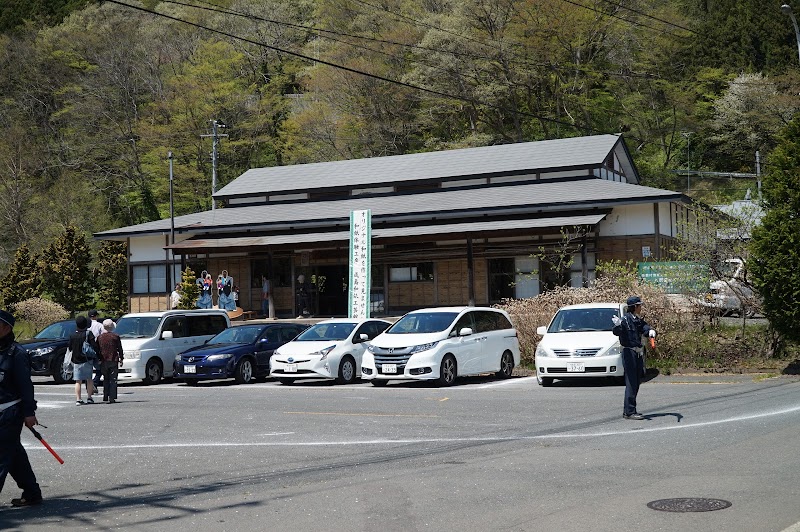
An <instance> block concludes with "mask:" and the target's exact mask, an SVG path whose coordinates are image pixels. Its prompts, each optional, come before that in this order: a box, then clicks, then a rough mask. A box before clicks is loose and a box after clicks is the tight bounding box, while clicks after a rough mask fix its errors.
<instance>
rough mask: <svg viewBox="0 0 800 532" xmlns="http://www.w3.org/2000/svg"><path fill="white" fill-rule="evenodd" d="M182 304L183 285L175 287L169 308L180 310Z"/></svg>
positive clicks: (170, 297) (179, 284)
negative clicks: (179, 306)
mask: <svg viewBox="0 0 800 532" xmlns="http://www.w3.org/2000/svg"><path fill="white" fill-rule="evenodd" d="M180 302H181V283H178V284H176V285H175V290H173V291H172V293H171V294H170V296H169V305H170V307H169V308H178V305H179V304H180Z"/></svg>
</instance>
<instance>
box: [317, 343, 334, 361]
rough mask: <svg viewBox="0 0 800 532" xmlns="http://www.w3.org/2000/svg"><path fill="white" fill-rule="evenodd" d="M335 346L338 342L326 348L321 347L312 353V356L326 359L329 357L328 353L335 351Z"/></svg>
mask: <svg viewBox="0 0 800 532" xmlns="http://www.w3.org/2000/svg"><path fill="white" fill-rule="evenodd" d="M335 347H336V344H333V345H332V346H329V347H326V348H325V349H320V350H319V351H315V352H313V353H311V356H319V357H320V360H325V359H326V358H328V353H330V352H331V351H333V349H334V348H335Z"/></svg>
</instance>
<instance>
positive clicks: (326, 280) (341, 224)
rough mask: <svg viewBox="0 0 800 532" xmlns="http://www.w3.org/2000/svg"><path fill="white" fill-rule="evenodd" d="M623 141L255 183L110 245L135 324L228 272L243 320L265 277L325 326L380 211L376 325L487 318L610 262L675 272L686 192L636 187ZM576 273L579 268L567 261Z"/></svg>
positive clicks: (326, 170) (335, 166) (353, 165)
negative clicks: (654, 263) (306, 289)
mask: <svg viewBox="0 0 800 532" xmlns="http://www.w3.org/2000/svg"><path fill="white" fill-rule="evenodd" d="M639 183H640V179H639V174H638V172H637V169H636V167H635V165H634V164H633V161H632V159H631V156H630V153H629V152H628V150H627V148H626V147H625V144H624V142H623V140H622V138H621V137H620V136H616V135H598V136H588V137H576V138H568V139H559V140H547V141H540V142H527V143H519V144H507V145H499V146H488V147H481V148H467V149H459V150H449V151H440V152H430V153H418V154H411V155H399V156H391V157H375V158H371V159H356V160H347V161H335V162H329V163H315V164H303V165H294V166H281V167H270V168H257V169H251V170H248V171H247V172H245V173H244V174H242V175H241V176H240V177H238V178H237V179H235V180H234V181H233V182H231V183H230V184H228V185H227V186H225V187H224V188H222V189H221V190H220V191H218V192H217V193H216V194H215V196H214V197H215V199H216V200H217V202H218V205H220V207H219V208H217V209H215V210H210V211H205V212H200V213H196V214H189V215H184V216H178V217H176V218H175V219H174V227H175V232H174V238H175V243H174V244H171V243H170V219H165V220H159V221H156V222H149V223H144V224H140V225H134V226H129V227H122V228H119V229H114V230H110V231H104V232H101V233H97V234H96V235H95V236H96V238H99V239H113V240H126V241H127V242H128V250H129V266H130V303H131V304H130V308H131V311H143V310H156V309H164V308H166V307H167V294H168V292H169V291H170V290H171V286H172V285H174V282H175V279H176V278H177V276H178V275H179V271H180V269H181V267H182V266H185V265H188V266H190V267H191V268H192V269H193V270H194V271H195V272H200V271H201V270H207V271H209V272H211V273H212V274H213V276H214V278H216V276H217V274H218V273H219V272H220V271H222V270H223V269H226V270H228V272H229V274H230V275H232V276H233V278H234V282H235V283H236V284H237V285H238V286H239V287H240V306H241V307H242V308H244V309H245V310H256V309H259V308H260V305H261V302H260V292H261V276H262V275H266V276H268V277H269V278H270V279H271V282H272V285H273V293H274V302H275V307H276V310H277V314H278V316H280V317H289V316H296V315H297V314H298V308H297V304H296V301H295V297H294V294H295V285H296V282H297V277H298V275H300V274H303V275H304V276H305V278H306V280H308V281H310V282H311V284H312V293H313V297H312V299H313V310H312V311H313V313H314V314H315V315H317V316H341V315H346V313H347V301H348V297H347V295H348V294H347V283H348V249H349V247H348V246H349V217H350V212H351V211H353V210H359V209H370V210H371V212H372V291H371V304H372V314H373V315H386V314H400V313H402V312H404V311H406V310H409V309H414V308H420V307H426V306H440V305H463V304H468V303H474V304H478V305H486V304H491V303H495V302H497V301H499V300H500V299H502V298H509V297H516V298H521V297H530V296H534V295H536V294H538V293H540V291H542V290H546V289H547V288H548V287H549V286H552V285H555V284H563V283H564V282H568V283H570V284H572V285H573V286H580V285H582V284H584V283H587V282H589V281H591V279H593V278H594V274H595V265H596V264H597V262H598V261H599V260H610V259H622V260H634V261H641V260H646V259H649V260H657V259H660V258H666V254H667V252H668V249H669V248H670V244H671V242H672V241H673V240H674V239H675V237H676V236H678V232H679V230H680V228H681V227H683V226H684V223H685V222H686V221H687V220H690V219H691V205H690V200H689V199H688V198H687V197H685V196H683V195H682V194H680V193H677V192H673V191H669V190H661V189H656V188H651V187H646V186H642V185H640V184H639ZM565 259H569V260H565Z"/></svg>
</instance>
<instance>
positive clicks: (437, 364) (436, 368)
mask: <svg viewBox="0 0 800 532" xmlns="http://www.w3.org/2000/svg"><path fill="white" fill-rule="evenodd" d="M441 364H442V362H441V360H437V357H435V356H432V355H431V354H430V353H424V352H423V353H419V354H415V355H411V357H410V358H409V359H408V361H407V362H403V363H400V364H394V368H392V367H391V364H376V363H375V359H374V358H373V356H372V354H370V353H364V359H363V360H362V361H361V378H362V379H364V380H386V381H399V380H435V379H438V378H439V372H440V371H441Z"/></svg>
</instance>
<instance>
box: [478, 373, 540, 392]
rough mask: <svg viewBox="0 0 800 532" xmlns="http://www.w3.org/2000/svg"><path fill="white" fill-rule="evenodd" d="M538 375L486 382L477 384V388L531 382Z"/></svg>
mask: <svg viewBox="0 0 800 532" xmlns="http://www.w3.org/2000/svg"><path fill="white" fill-rule="evenodd" d="M535 380H536V377H535V376H533V377H521V378H517V379H508V380H504V381H500V382H490V383H489V384H484V385H482V386H475V388H477V389H479V390H485V389H486V388H497V387H498V386H506V385H508V384H529V383H530V382H531V381H535Z"/></svg>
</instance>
